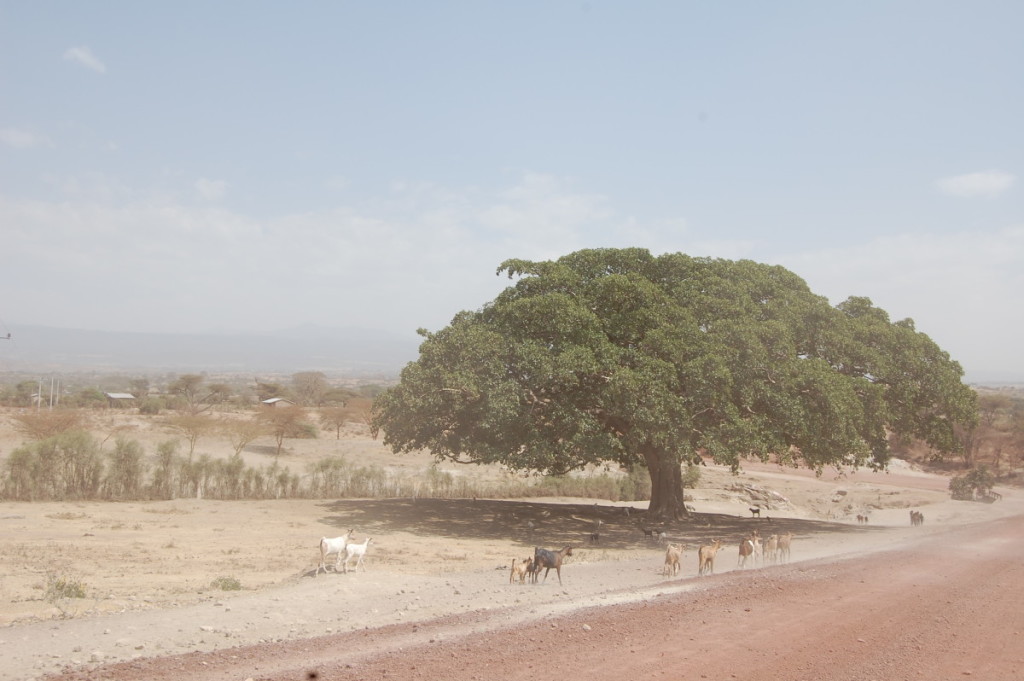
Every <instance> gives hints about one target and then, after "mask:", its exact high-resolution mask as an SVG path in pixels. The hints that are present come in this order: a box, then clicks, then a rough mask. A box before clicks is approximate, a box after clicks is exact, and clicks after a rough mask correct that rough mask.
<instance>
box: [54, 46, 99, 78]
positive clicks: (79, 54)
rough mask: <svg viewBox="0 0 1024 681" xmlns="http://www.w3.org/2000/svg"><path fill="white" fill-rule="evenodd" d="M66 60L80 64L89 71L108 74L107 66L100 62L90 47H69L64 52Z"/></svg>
mask: <svg viewBox="0 0 1024 681" xmlns="http://www.w3.org/2000/svg"><path fill="white" fill-rule="evenodd" d="M64 58H65V59H67V60H68V61H73V62H78V63H79V64H81V65H82V66H84V67H86V68H87V69H92V70H93V71H95V72H96V73H106V72H107V65H106V64H104V63H103V62H101V61H100V60H99V58H98V57H97V56H96V55H94V54H93V53H92V50H90V49H89V48H88V47H69V48H68V49H67V50H66V51H65V52H64Z"/></svg>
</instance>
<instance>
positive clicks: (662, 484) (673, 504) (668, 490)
mask: <svg viewBox="0 0 1024 681" xmlns="http://www.w3.org/2000/svg"><path fill="white" fill-rule="evenodd" d="M641 455H642V456H643V457H644V461H646V462H647V470H648V471H649V472H650V474H651V502H650V504H649V505H648V507H647V512H648V515H649V516H650V517H652V518H660V519H662V520H680V519H681V518H683V517H685V516H686V504H685V503H684V502H683V473H682V469H681V467H680V463H679V458H678V457H676V456H675V455H673V454H672V453H671V452H666V451H664V450H661V449H657V448H654V447H647V448H645V449H644V450H643V451H642V452H641Z"/></svg>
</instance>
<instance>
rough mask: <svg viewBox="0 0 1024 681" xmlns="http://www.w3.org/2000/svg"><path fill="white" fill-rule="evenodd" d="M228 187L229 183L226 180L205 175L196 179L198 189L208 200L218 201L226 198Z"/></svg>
mask: <svg viewBox="0 0 1024 681" xmlns="http://www.w3.org/2000/svg"><path fill="white" fill-rule="evenodd" d="M227 189H228V183H227V182H225V181H224V180H208V179H207V178H205V177H201V178H199V179H198V180H196V190H197V191H198V192H199V194H200V195H201V196H202V197H203V198H204V199H206V200H207V201H216V200H218V199H222V198H224V194H225V193H226V192H227Z"/></svg>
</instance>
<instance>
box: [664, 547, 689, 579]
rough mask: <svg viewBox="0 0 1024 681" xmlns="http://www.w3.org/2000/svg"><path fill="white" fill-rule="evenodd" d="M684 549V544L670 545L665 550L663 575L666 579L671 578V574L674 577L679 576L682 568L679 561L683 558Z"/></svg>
mask: <svg viewBox="0 0 1024 681" xmlns="http://www.w3.org/2000/svg"><path fill="white" fill-rule="evenodd" d="M683 548H684V547H683V545H682V544H669V545H668V548H667V549H666V550H665V568H664V569H663V570H662V574H664V575H665V576H666V577H668V576H669V573H671V575H672V576H673V577H675V576H676V575H677V574H679V570H680V569H681V567H682V566H681V565H680V564H679V561H680V560H681V559H682V557H683Z"/></svg>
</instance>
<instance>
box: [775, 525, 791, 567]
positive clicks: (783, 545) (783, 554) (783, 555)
mask: <svg viewBox="0 0 1024 681" xmlns="http://www.w3.org/2000/svg"><path fill="white" fill-rule="evenodd" d="M792 543H793V533H792V532H787V533H786V534H780V535H779V553H778V556H779V561H780V562H783V563H788V562H789V547H790V545H791V544H792Z"/></svg>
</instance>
